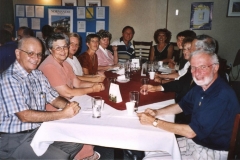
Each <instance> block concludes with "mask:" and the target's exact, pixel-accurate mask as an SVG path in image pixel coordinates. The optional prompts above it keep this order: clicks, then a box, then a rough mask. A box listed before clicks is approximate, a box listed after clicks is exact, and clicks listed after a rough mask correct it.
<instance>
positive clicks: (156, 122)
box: [153, 118, 158, 127]
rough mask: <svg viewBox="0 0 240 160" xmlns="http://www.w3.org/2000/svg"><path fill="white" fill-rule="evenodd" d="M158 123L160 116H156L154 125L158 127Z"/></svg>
mask: <svg viewBox="0 0 240 160" xmlns="http://www.w3.org/2000/svg"><path fill="white" fill-rule="evenodd" d="M157 125H158V118H155V120H154V121H153V126H154V127H157Z"/></svg>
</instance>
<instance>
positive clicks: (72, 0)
mask: <svg viewBox="0 0 240 160" xmlns="http://www.w3.org/2000/svg"><path fill="white" fill-rule="evenodd" d="M62 6H77V0H62Z"/></svg>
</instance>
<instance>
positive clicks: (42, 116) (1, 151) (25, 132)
mask: <svg viewBox="0 0 240 160" xmlns="http://www.w3.org/2000/svg"><path fill="white" fill-rule="evenodd" d="M15 53H16V59H17V60H16V61H15V62H14V63H13V64H12V65H11V66H10V67H9V68H8V69H7V70H6V71H4V72H3V73H2V74H0V91H1V92H0V124H1V125H0V137H1V138H0V157H1V158H0V159H66V160H68V159H83V158H85V157H88V156H91V155H92V154H93V153H90V154H89V153H84V155H85V156H82V154H81V152H82V150H83V149H82V147H83V145H82V144H77V143H68V142H54V143H53V144H51V145H50V146H49V148H48V150H47V151H46V152H45V153H44V154H43V155H42V156H40V157H38V156H37V155H36V154H35V153H34V152H33V149H32V148H31V146H30V143H31V141H32V139H33V137H34V135H35V133H36V132H37V130H38V128H39V127H40V126H41V123H42V122H47V121H53V120H58V119H65V118H71V117H73V116H75V115H76V114H78V112H79V110H80V106H79V105H78V103H77V102H69V101H68V100H67V99H65V98H63V97H61V96H59V94H58V93H57V92H56V91H55V90H54V89H53V88H52V87H51V86H50V84H49V82H48V80H47V78H46V77H45V76H44V75H43V74H42V72H41V71H39V70H36V68H37V66H38V64H39V63H40V61H41V58H42V56H43V54H42V46H41V43H40V41H39V40H38V39H36V38H34V37H28V38H22V39H21V40H19V44H18V49H16V51H15ZM46 103H51V104H52V105H53V106H54V107H56V108H60V109H62V110H61V111H59V112H46V111H45V104H46ZM79 151H80V152H79Z"/></svg>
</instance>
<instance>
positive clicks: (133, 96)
mask: <svg viewBox="0 0 240 160" xmlns="http://www.w3.org/2000/svg"><path fill="white" fill-rule="evenodd" d="M129 100H130V102H135V107H134V111H137V110H138V103H139V92H138V91H131V92H129Z"/></svg>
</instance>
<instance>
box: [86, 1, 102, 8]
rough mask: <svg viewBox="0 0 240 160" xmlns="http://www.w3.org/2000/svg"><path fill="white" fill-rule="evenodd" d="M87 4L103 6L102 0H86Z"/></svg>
mask: <svg viewBox="0 0 240 160" xmlns="http://www.w3.org/2000/svg"><path fill="white" fill-rule="evenodd" d="M86 6H92V7H94V6H102V0H86Z"/></svg>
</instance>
